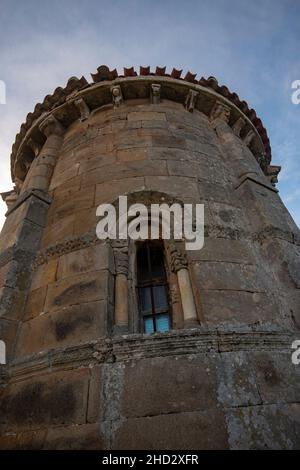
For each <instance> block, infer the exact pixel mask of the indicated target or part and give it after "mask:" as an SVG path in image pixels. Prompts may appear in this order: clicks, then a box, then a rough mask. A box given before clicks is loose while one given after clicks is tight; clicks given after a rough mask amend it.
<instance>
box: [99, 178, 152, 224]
mask: <svg viewBox="0 0 300 470" xmlns="http://www.w3.org/2000/svg"><path fill="white" fill-rule="evenodd" d="M144 189H145V181H144V178H143V177H136V178H124V179H121V180H117V181H109V182H103V183H101V184H97V186H96V195H95V205H96V206H98V205H99V204H103V203H105V202H110V203H113V202H115V201H116V200H117V199H118V197H119V196H125V195H126V194H129V193H133V192H137V191H142V190H144ZM95 214H96V210H95ZM95 218H96V215H95ZM97 219H98V218H97Z"/></svg>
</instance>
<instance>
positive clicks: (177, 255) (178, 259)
mask: <svg viewBox="0 0 300 470" xmlns="http://www.w3.org/2000/svg"><path fill="white" fill-rule="evenodd" d="M168 251H169V255H170V260H171V271H172V272H174V273H177V272H178V271H180V269H186V268H187V266H188V262H187V259H186V254H185V253H184V252H182V251H181V250H180V248H179V247H178V246H177V245H175V243H170V245H169V246H168Z"/></svg>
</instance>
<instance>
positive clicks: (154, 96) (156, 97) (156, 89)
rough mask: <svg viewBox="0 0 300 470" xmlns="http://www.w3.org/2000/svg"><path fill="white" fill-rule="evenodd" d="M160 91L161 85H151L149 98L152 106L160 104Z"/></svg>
mask: <svg viewBox="0 0 300 470" xmlns="http://www.w3.org/2000/svg"><path fill="white" fill-rule="evenodd" d="M160 89H161V85H159V84H158V83H152V84H151V89H150V90H151V91H150V98H151V103H152V104H159V103H160Z"/></svg>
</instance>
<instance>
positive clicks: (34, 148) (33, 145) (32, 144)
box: [27, 138, 42, 166]
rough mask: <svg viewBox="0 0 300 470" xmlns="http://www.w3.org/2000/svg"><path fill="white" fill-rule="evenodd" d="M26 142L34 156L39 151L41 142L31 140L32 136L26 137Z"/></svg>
mask: <svg viewBox="0 0 300 470" xmlns="http://www.w3.org/2000/svg"><path fill="white" fill-rule="evenodd" d="M27 144H28V146H29V147H30V148H31V150H32V151H33V153H34V156H35V157H37V156H38V154H39V153H40V151H41V148H42V144H41V143H40V142H37V141H36V140H33V139H32V138H30V139H28V141H27ZM29 166H30V165H29Z"/></svg>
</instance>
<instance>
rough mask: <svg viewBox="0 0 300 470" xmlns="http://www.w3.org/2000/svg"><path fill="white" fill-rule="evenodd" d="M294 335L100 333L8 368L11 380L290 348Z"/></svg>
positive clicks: (254, 332)
mask: <svg viewBox="0 0 300 470" xmlns="http://www.w3.org/2000/svg"><path fill="white" fill-rule="evenodd" d="M296 336H297V332H293V331H278V332H270V331H264V330H255V329H253V330H252V331H249V330H247V331H245V332H244V331H230V330H226V331H223V330H217V329H208V328H206V327H204V326H200V327H198V328H195V329H183V330H172V331H170V332H168V333H156V334H153V335H150V336H149V335H144V334H129V335H122V336H114V337H112V338H110V337H103V338H99V340H97V341H91V342H89V343H84V344H79V345H77V346H70V347H67V348H64V349H56V350H54V349H51V350H47V351H41V352H39V353H36V354H33V355H31V356H27V357H22V358H21V359H16V360H14V361H12V362H11V363H10V364H9V365H8V366H7V369H8V373H9V379H10V381H11V382H16V381H20V380H23V379H24V378H28V377H29V376H30V377H32V376H35V375H41V374H43V373H47V372H48V371H49V370H51V371H52V372H53V371H54V370H67V369H74V368H76V367H82V366H91V365H93V364H95V365H96V364H99V363H104V362H119V361H132V360H140V359H143V358H150V357H161V356H181V355H187V354H188V355H189V354H199V353H223V352H232V351H283V352H290V348H291V344H292V341H293V339H295V337H296Z"/></svg>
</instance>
